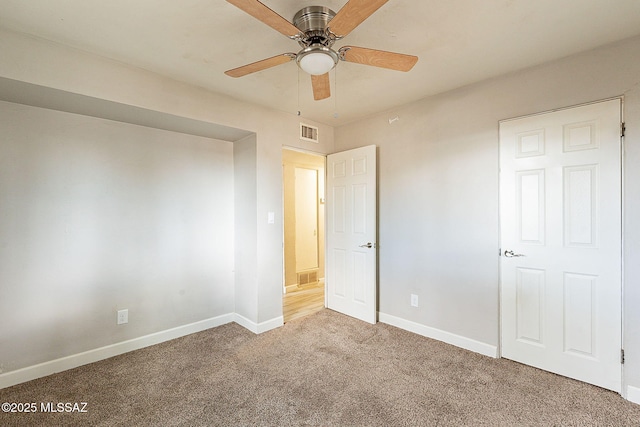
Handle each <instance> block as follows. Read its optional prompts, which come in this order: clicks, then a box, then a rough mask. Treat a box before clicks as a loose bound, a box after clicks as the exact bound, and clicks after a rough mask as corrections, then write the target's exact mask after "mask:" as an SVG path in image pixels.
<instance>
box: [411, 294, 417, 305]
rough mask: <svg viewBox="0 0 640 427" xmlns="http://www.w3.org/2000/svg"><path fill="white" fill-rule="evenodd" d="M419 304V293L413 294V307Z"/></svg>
mask: <svg viewBox="0 0 640 427" xmlns="http://www.w3.org/2000/svg"><path fill="white" fill-rule="evenodd" d="M417 306H418V295H416V294H411V307H417Z"/></svg>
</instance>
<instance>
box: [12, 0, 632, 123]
mask: <svg viewBox="0 0 640 427" xmlns="http://www.w3.org/2000/svg"><path fill="white" fill-rule="evenodd" d="M263 3H264V4H265V5H267V6H268V7H269V8H271V9H273V10H274V11H276V12H277V13H279V14H280V15H282V16H283V17H285V18H287V19H289V20H291V18H293V15H294V14H295V13H296V12H297V11H298V10H299V9H301V8H303V7H305V6H310V5H323V6H328V7H329V8H331V9H333V10H334V11H336V12H337V11H338V10H339V9H340V8H341V7H342V6H343V5H344V4H345V3H346V0H263ZM0 26H1V27H5V28H7V29H10V30H14V31H19V32H23V33H28V34H32V35H35V36H38V37H41V38H44V39H49V40H53V41H55V42H58V43H62V44H65V45H69V46H72V47H75V48H79V49H82V50H85V51H88V52H93V53H96V54H98V55H102V56H105V57H108V58H112V59H115V60H118V61H121V62H125V63H129V64H131V65H134V66H137V67H141V68H144V69H147V70H150V71H154V72H156V73H158V74H162V75H165V76H168V77H172V78H174V79H177V80H180V81H183V82H187V83H191V84H194V85H197V86H201V87H204V88H207V89H210V90H212V91H214V92H218V93H222V94H226V95H230V96H232V97H234V98H238V99H241V100H244V101H248V102H252V103H256V104H261V105H264V106H267V107H272V108H275V109H279V110H284V111H289V112H292V113H295V112H296V111H301V114H302V116H304V117H308V118H311V119H314V120H317V121H319V122H322V123H327V124H330V125H340V124H344V123H346V122H349V121H352V120H355V119H358V118H361V117H365V116H368V115H370V114H373V113H376V112H380V111H386V110H390V109H393V108H394V107H396V106H398V105H402V104H405V103H408V102H411V101H415V100H418V99H421V98H424V97H426V96H429V95H433V94H436V93H440V92H444V91H446V90H450V89H453V88H456V87H460V86H464V85H467V84H470V83H474V82H477V81H481V80H484V79H487V78H490V77H494V76H497V75H501V74H504V73H508V72H512V71H515V70H518V69H522V68H526V67H529V66H532V65H536V64H540V63H543V62H547V61H550V60H553V59H557V58H561V57H564V56H567V55H571V54H573V53H577V52H580V51H585V50H588V49H591V48H594V47H597V46H601V45H604V44H607V43H611V42H614V41H617V40H621V39H625V38H628V37H631V36H634V35H637V34H640V0H446V1H443V0H420V1H417V0H414V1H407V0H405V1H401V0H390V1H389V2H388V3H387V4H385V5H384V6H382V8H380V9H379V10H378V11H377V12H376V13H374V14H373V15H372V16H371V17H370V18H369V19H367V20H366V21H365V22H364V23H363V24H361V25H360V26H359V27H357V28H356V29H355V30H354V31H353V32H352V33H351V34H349V35H348V36H347V37H346V38H345V39H344V40H341V41H338V42H337V43H336V44H335V46H334V48H336V49H337V48H339V47H340V46H344V45H353V46H361V47H369V48H374V49H381V50H388V51H394V52H400V53H408V54H413V55H417V56H418V57H419V61H418V63H417V65H416V66H415V67H414V68H413V70H411V71H410V72H408V73H403V72H398V71H391V70H386V69H381V68H375V67H368V66H364V65H359V64H353V63H345V62H341V63H340V64H338V66H337V68H336V70H334V71H332V72H331V80H332V96H331V98H329V99H327V100H324V101H313V98H312V93H311V85H310V79H309V76H308V75H306V74H305V73H304V72H302V71H299V70H298V69H297V66H296V65H295V62H290V63H287V64H284V65H280V66H278V67H275V68H271V69H269V70H265V71H261V72H259V73H255V74H252V75H249V76H246V77H241V78H237V79H234V78H231V77H228V76H226V75H225V74H224V71H225V70H228V69H231V68H235V67H238V66H241V65H245V64H247V63H250V62H255V61H258V60H260V59H264V58H268V57H271V56H274V55H277V54H280V53H285V52H297V51H298V50H300V47H299V46H298V44H297V43H296V42H295V41H292V40H289V39H288V38H286V37H285V36H283V35H281V34H280V33H278V32H276V31H275V30H273V29H271V28H270V27H268V26H266V25H265V24H263V23H261V22H259V21H257V20H256V19H254V18H252V17H251V16H249V15H247V14H246V13H244V12H242V11H241V10H239V9H237V8H236V7H235V6H233V5H231V4H230V3H227V2H226V1H223V0H180V1H176V0H108V1H105V0H0ZM334 85H335V86H334Z"/></svg>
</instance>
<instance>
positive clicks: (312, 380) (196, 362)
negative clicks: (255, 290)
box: [0, 309, 640, 426]
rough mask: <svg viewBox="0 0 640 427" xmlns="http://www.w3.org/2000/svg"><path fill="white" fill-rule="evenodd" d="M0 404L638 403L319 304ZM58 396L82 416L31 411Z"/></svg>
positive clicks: (286, 413)
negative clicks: (256, 330)
mask: <svg viewBox="0 0 640 427" xmlns="http://www.w3.org/2000/svg"><path fill="white" fill-rule="evenodd" d="M2 402H15V403H35V404H36V406H37V412H35V413H0V425H2V426H13V425H17V426H23V425H24V426H27V425H28V426H39V425H42V426H57V425H70V426H71V425H82V426H86V425H96V426H125V425H126V426H449V425H472V426H539V425H542V426H640V405H636V404H633V403H630V402H628V401H625V400H624V399H622V397H620V396H619V395H618V394H616V393H613V392H610V391H607V390H604V389H601V388H598V387H595V386H591V385H589V384H585V383H582V382H579V381H574V380H571V379H567V378H564V377H561V376H558V375H554V374H551V373H548V372H544V371H541V370H538V369H535V368H532V367H529V366H525V365H521V364H518V363H514V362H511V361H509V360H505V359H492V358H489V357H485V356H482V355H479V354H476V353H472V352H469V351H466V350H462V349H459V348H457V347H453V346H450V345H447V344H444V343H441V342H438V341H434V340H431V339H428V338H424V337H421V336H418V335H415V334H412V333H410V332H407V331H404V330H401V329H398V328H394V327H392V326H389V325H385V324H381V323H378V324H377V325H369V324H366V323H363V322H360V321H357V320H354V319H352V318H349V317H347V316H344V315H341V314H338V313H335V312H333V311H330V310H326V309H324V310H322V311H320V312H318V313H315V314H313V315H310V316H307V317H305V318H302V319H297V320H294V321H292V322H289V323H287V324H285V325H284V326H283V327H281V328H278V329H275V330H272V331H269V332H266V333H264V334H261V335H254V334H252V333H251V332H249V331H247V330H246V329H244V328H242V327H241V326H238V325H237V324H234V323H231V324H227V325H223V326H220V327H218V328H214V329H210V330H207V331H204V332H200V333H197V334H193V335H189V336H185V337H182V338H179V339H176V340H172V341H169V342H165V343H162V344H159V345H155V346H152V347H148V348H144V349H141V350H137V351H133V352H130V353H126V354H123V355H120V356H117V357H113V358H110V359H107V360H103V361H100V362H96V363H92V364H90V365H85V366H82V367H79V368H76V369H72V370H69V371H65V372H61V373H58V374H55V375H51V376H48V377H45V378H41V379H37V380H34V381H30V382H27V383H24V384H19V385H16V386H13V387H10V388H6V389H3V390H0V403H2ZM82 402H85V403H86V407H84V408H83V407H82V405H81V403H82ZM58 403H62V404H64V403H70V404H71V405H69V406H66V407H65V406H64V405H62V407H61V408H62V409H63V410H64V409H66V408H69V409H72V410H73V409H74V407H73V404H74V403H78V404H79V406H78V407H77V409H84V410H85V411H86V412H64V411H63V412H55V413H52V412H48V413H43V412H42V411H41V409H42V406H41V405H44V408H45V409H47V408H49V409H51V408H54V409H56V408H57V409H60V408H59V407H58Z"/></svg>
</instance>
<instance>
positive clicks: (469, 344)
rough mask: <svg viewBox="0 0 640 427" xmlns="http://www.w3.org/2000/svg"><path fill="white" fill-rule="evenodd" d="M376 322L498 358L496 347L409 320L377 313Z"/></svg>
mask: <svg viewBox="0 0 640 427" xmlns="http://www.w3.org/2000/svg"><path fill="white" fill-rule="evenodd" d="M378 320H379V321H380V322H382V323H386V324H388V325H391V326H395V327H397V328H400V329H404V330H406V331H409V332H413V333H415V334H418V335H422V336H423V337H427V338H433V339H434V340H438V341H442V342H446V343H447V344H451V345H455V346H456V347H460V348H464V349H465V350H469V351H473V352H476V353H480V354H483V355H485V356H489V357H494V358H496V357H498V347H497V346H494V345H490V344H486V343H483V342H480V341H476V340H473V339H471V338H466V337H463V336H460V335H456V334H452V333H450V332H446V331H442V330H440V329H436V328H432V327H430V326H425V325H422V324H420V323H416V322H412V321H410V320H406V319H402V318H400V317H396V316H392V315H390V314H385V313H381V312H378Z"/></svg>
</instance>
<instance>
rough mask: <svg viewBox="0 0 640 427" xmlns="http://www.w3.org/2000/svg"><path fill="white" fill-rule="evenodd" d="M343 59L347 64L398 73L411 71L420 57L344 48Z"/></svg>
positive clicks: (354, 47)
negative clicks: (386, 69)
mask: <svg viewBox="0 0 640 427" xmlns="http://www.w3.org/2000/svg"><path fill="white" fill-rule="evenodd" d="M340 54H341V57H342V58H344V60H345V61H347V62H355V63H356V64H364V65H373V66H374V67H381V68H388V69H390V70H396V71H409V70H410V69H412V68H413V66H414V65H416V62H418V57H417V56H413V55H405V54H403V53H395V52H386V51H384V50H375V49H367V48H366V47H356V46H344V47H342V48H340Z"/></svg>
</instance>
